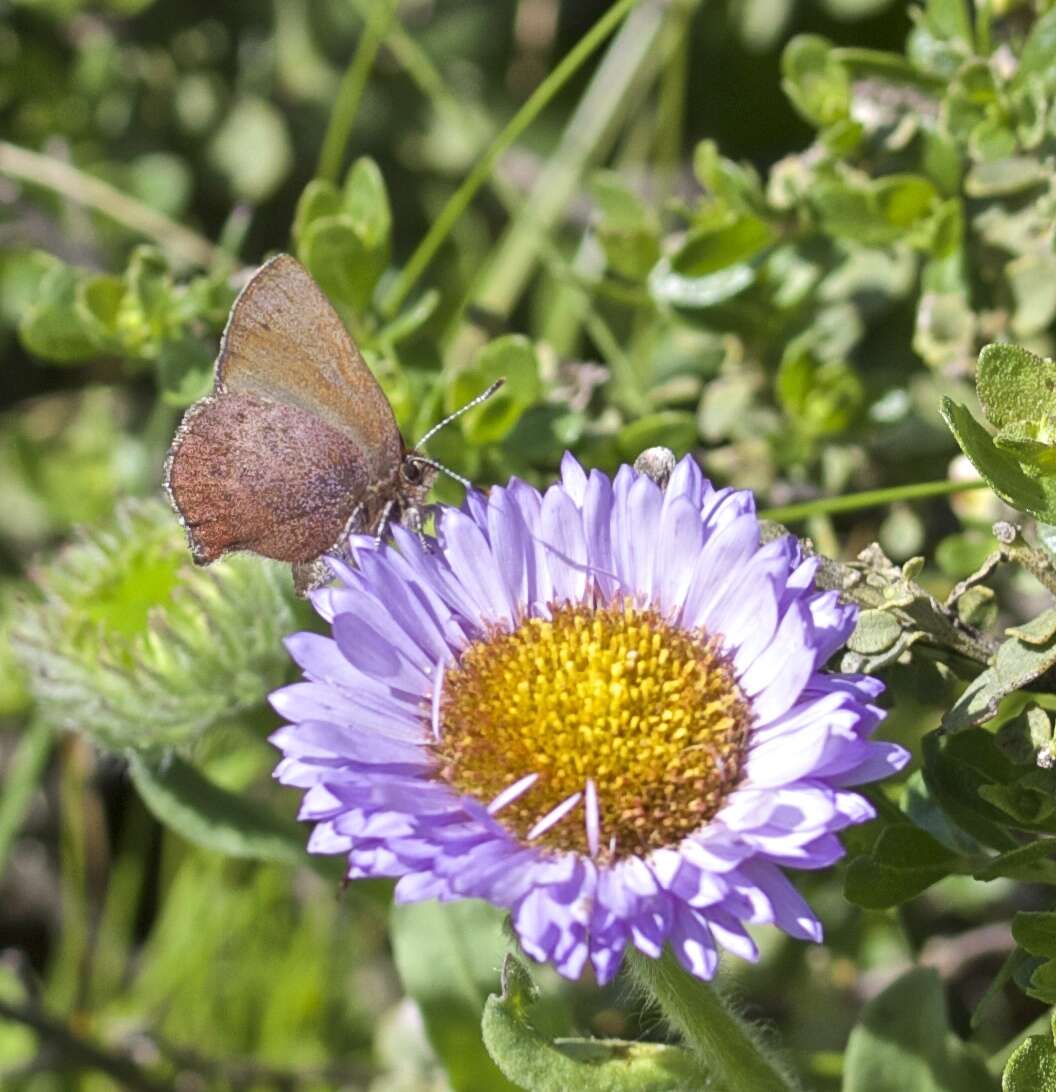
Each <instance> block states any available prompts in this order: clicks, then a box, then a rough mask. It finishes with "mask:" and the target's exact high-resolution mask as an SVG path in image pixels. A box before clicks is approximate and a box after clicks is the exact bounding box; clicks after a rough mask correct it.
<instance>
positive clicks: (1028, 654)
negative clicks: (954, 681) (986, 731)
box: [942, 609, 1056, 732]
mask: <svg viewBox="0 0 1056 1092" xmlns="http://www.w3.org/2000/svg"><path fill="white" fill-rule="evenodd" d="M1029 626H1030V627H1031V628H1028V627H1019V628H1018V629H1011V630H1008V634H1009V636H1008V640H1005V641H1002V642H1001V644H1000V645H999V646H998V649H997V652H996V654H995V655H994V662H993V665H992V666H991V667H988V668H987V669H986V670H985V671H983V672H981V673H980V674H979V675H977V676H976V677H975V679H973V680H972V682H971V683H969V684H968V686H967V688H966V689H965V691H964V693H963V694H961V696H960V697H959V698H958V699H957V701H956V702H955V703H954V705H953V706H952V707H951V708H950V709H949V711H948V712H947V713H946V714H945V715H944V716H943V719H942V726H943V730H944V731H946V732H959V731H962V730H963V729H965V728H970V727H972V726H973V725H976V724H983V723H984V722H985V721H988V720H989V719H990V718H991V717H993V716H995V715H996V713H997V709H998V705H999V704H1000V702H1001V700H1002V699H1003V698H1004V697H1006V696H1007V695H1009V694H1013V693H1015V692H1016V691H1017V690H1021V689H1022V688H1023V687H1025V686H1027V685H1029V684H1030V683H1032V682H1033V681H1034V680H1035V679H1037V678H1039V677H1040V676H1042V675H1044V674H1045V672H1046V671H1048V670H1049V669H1050V668H1052V667H1056V609H1052V610H1047V611H1044V612H1043V613H1042V614H1040V615H1038V617H1037V618H1035V619H1033V621H1032V622H1031V623H1029ZM1042 634H1045V636H1044V637H1042Z"/></svg>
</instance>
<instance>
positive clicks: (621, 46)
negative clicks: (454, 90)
mask: <svg viewBox="0 0 1056 1092" xmlns="http://www.w3.org/2000/svg"><path fill="white" fill-rule="evenodd" d="M627 6H629V5H617V6H616V7H614V8H612V9H611V11H610V12H609V15H612V14H613V13H614V12H616V11H617V9H618V8H621V7H627ZM671 18H672V16H671V12H670V10H669V9H668V7H667V6H665V5H662V4H658V3H648V4H643V5H642V7H641V8H639V9H638V10H637V11H635V12H634V13H633V16H632V17H631V18H629V19H628V20H627V22H626V24H625V25H624V26H623V28H622V29H621V30H620V33H619V35H618V37H617V38H616V39H615V40H614V41H613V43H612V45H611V46H610V47H609V49H608V50H607V51H606V54H605V57H604V59H603V60H602V62H601V63H600V64H599V65H598V68H597V71H596V72H595V73H594V75H593V76H592V78H591V81H590V85H589V86H588V88H587V89H586V91H585V92H584V94H583V96H582V98H581V99H580V101H579V104H578V105H577V107H576V109H575V111H574V112H573V114H572V116H571V118H570V119H569V121H568V124H567V125H566V126H565V130H564V132H563V133H562V135H561V140H560V142H559V143H558V146H557V148H556V149H555V150H554V152H553V154H552V155H551V156H549V157H548V158H547V161H546V163H545V166H544V167H543V170H542V171H541V172H540V174H539V177H538V178H537V179H536V180H535V184H534V185H533V186H532V190H531V193H529V194H528V195H527V197H525V198H524V199H523V200H522V202H521V208H520V212H519V214H518V216H517V217H516V218H515V219H514V221H513V222H512V223H511V224H510V226H509V227H508V228H507V230H506V232H505V234H504V236H503V238H502V239H501V240H500V241H499V243H498V245H497V246H496V247H495V249H494V251H493V253H492V255H491V257H490V258H489V260H488V261H487V263H486V264H485V265H484V267H483V269H482V270H481V271H480V274H479V275H478V276H477V278H476V283H475V286H474V290H473V303H474V304H475V305H476V306H478V307H480V308H481V309H482V310H484V311H487V312H490V313H492V314H496V315H501V316H506V315H508V314H509V313H510V311H511V310H512V309H513V306H514V304H515V303H516V302H517V300H518V299H519V298H520V295H521V293H522V292H523V290H524V287H525V285H526V284H527V283H528V281H529V279H530V278H531V275H532V273H533V271H534V269H535V264H536V261H537V258H538V249H539V244H538V240H539V239H540V238H541V237H542V236H543V235H544V234H546V233H547V232H548V231H549V230H550V228H551V227H552V226H553V224H554V223H555V221H556V220H557V218H558V216H559V215H560V214H561V212H562V211H563V210H564V209H565V208H566V206H567V205H568V201H569V198H570V197H571V196H572V195H573V193H574V192H575V190H576V187H577V186H578V185H579V184H580V180H581V179H582V176H583V172H584V170H585V169H586V167H587V165H588V164H589V163H590V162H592V161H596V160H597V159H599V158H601V157H602V156H603V155H604V154H605V152H606V150H607V149H608V148H609V147H610V146H611V144H612V142H613V141H614V140H615V138H616V135H617V133H618V131H619V128H620V127H621V126H622V125H623V124H625V122H626V119H627V116H628V110H627V103H628V99H629V98H630V97H631V96H633V95H634V94H635V93H636V92H637V91H638V90H639V89H640V87H641V85H642V83H643V82H644V81H645V80H646V79H650V78H651V77H652V75H653V74H654V73H655V71H656V69H657V68H658V67H659V66H660V64H661V63H662V60H663V58H662V56H661V54H660V51H659V45H660V42H661V40H662V38H663V33H664V29H665V27H666V26H667V24H668V22H669V20H670V19H671ZM598 25H599V26H600V25H601V24H600V23H599V24H598ZM585 41H586V39H584V42H585ZM569 56H571V54H570V55H569ZM454 355H455V356H456V357H462V356H464V355H465V353H464V351H463V352H459V351H456V352H455V354H454Z"/></svg>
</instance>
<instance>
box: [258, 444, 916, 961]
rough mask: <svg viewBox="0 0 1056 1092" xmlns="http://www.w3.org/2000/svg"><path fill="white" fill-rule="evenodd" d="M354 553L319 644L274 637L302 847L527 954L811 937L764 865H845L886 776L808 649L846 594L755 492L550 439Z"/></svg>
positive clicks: (873, 744) (742, 949)
mask: <svg viewBox="0 0 1056 1092" xmlns="http://www.w3.org/2000/svg"><path fill="white" fill-rule="evenodd" d="M394 537H395V544H394V545H393V546H382V547H376V546H375V545H374V544H373V543H372V542H371V541H370V540H368V539H357V540H355V541H354V543H353V554H354V560H355V567H354V568H353V567H349V566H347V565H344V564H342V563H340V562H334V568H335V571H336V573H337V575H338V576H339V577H340V585H339V586H337V587H334V588H328V589H324V590H322V591H319V592H317V593H315V595H314V597H313V602H314V604H315V606H316V608H317V610H318V611H319V612H320V613H321V614H322V615H323V617H324V618H325V619H326V620H327V621H328V622H329V623H330V626H331V636H329V637H326V636H320V635H318V634H313V633H300V634H295V635H294V636H292V637H290V638H289V639H288V641H287V645H288V648H289V650H290V652H291V654H292V655H293V657H294V659H295V660H296V661H297V662H298V663H299V664H300V666H301V667H302V669H303V670H304V679H303V681H302V682H299V683H296V684H294V685H293V686H289V687H285V688H284V689H282V690H279V691H277V692H276V693H275V694H274V695H272V702H273V704H274V706H275V708H276V709H277V710H278V712H279V713H280V714H281V715H283V716H284V717H285V718H286V720H287V721H288V723H287V725H286V726H285V727H284V728H282V729H280V730H279V731H278V732H277V733H275V735H274V736H273V737H272V739H273V742H274V743H275V744H276V746H278V747H279V748H280V749H281V750H282V752H283V754H284V757H283V759H282V761H281V762H280V763H279V766H278V768H277V770H276V776H277V777H278V778H279V779H280V780H281V781H283V782H284V783H285V784H288V785H293V786H296V787H298V788H301V789H302V790H304V803H303V806H302V809H301V817H302V818H303V819H306V820H309V821H311V822H312V823H314V829H313V831H312V835H311V838H310V841H309V848H310V849H311V850H312V851H313V852H317V853H340V854H343V855H345V857H346V859H347V861H348V875H349V877H352V878H355V877H359V876H394V877H398V881H399V882H398V883H397V885H396V897H397V899H398V900H401V901H414V900H419V899H427V898H440V899H454V898H482V899H487V900H489V901H491V902H492V903H494V904H496V905H498V906H502V907H507V908H508V909H509V910H510V913H511V917H512V922H513V927H514V929H515V930H516V932H517V934H518V936H519V938H520V941H521V944H522V946H523V948H524V949H525V951H526V952H527V953H528V954H529V955H531V956H533V957H534V958H536V959H539V960H547V961H550V962H552V963H553V964H554V965H555V966H556V967H557V969H558V970H559V971H560V972H561V973H562V974H565V975H568V976H570V977H575V976H578V975H579V974H580V972H581V971H582V969H583V967H584V966H585V964H586V963H587V962H588V961H589V962H590V963H591V964H592V965H593V968H594V972H595V974H596V975H597V977H598V978H599V980H601V981H607V980H608V979H610V978H611V977H612V975H613V974H615V972H616V970H617V968H618V966H619V963H620V958H621V955H622V952H623V950H624V948H625V947H626V945H628V944H632V945H634V946H635V947H637V948H638V949H639V950H640V951H642V952H644V953H645V954H646V955H649V956H653V957H656V956H659V954H660V953H661V952H662V950H663V948H664V945H665V944H669V945H670V946H671V948H672V950H673V951H674V953H675V955H676V956H677V957H678V959H679V960H680V961H681V962H682V964H683V965H684V966H685V967H686V968H688V969H689V970H690V971H691V972H692V973H693V974H696V975H698V976H700V977H702V978H709V977H711V976H712V975H713V974H714V972H715V968H716V965H717V959H718V956H717V952H718V948H719V947H720V946H721V947H724V948H726V949H727V950H729V951H731V952H734V953H735V954H737V955H740V956H742V957H744V958H747V959H754V958H755V957H756V955H757V950H756V946H755V943H754V941H753V939H752V937H751V935H750V933H749V932H748V927H749V926H754V925H758V924H764V923H768V924H772V925H776V926H777V927H778V928H780V929H782V930H784V931H785V932H786V933H788V934H789V935H791V936H793V937H798V938H801V939H811V940H819V939H820V938H821V926H820V923H819V922H818V920H817V919H816V918H815V916H814V915H813V913H812V912H811V910H810V908H809V907H808V906H807V904H806V903H805V902H804V900H803V899H802V898H801V896H800V895H799V894H798V893H797V892H796V890H795V888H794V887H793V886H792V885H791V883H790V882H789V880H788V879H787V878H786V876H785V874H784V869H786V868H823V867H826V866H828V865H830V864H832V863H833V862H834V861H835V860H837V859H838V858H839V857H840V856H841V855H842V852H843V850H842V847H841V845H840V842H839V839H838V837H837V834H838V832H839V831H840V830H842V829H843V828H845V827H847V826H848V825H850V824H852V823H860V822H863V821H865V820H866V819H869V818H871V817H872V815H873V810H872V808H871V807H870V805H869V804H868V803H867V802H866V801H865V800H864V799H863V798H862V797H861V796H860V795H859V794H858V793H856V792H854V791H853V788H854V786H857V785H860V784H863V783H865V782H868V781H874V780H876V779H878V778H881V777H884V776H886V775H888V774H890V773H892V772H894V771H896V770H898V769H900V768H901V767H902V765H903V764H904V763H905V761H906V759H907V757H908V756H907V754H906V752H905V751H903V750H902V748H900V747H898V746H896V745H894V744H890V743H883V742H878V741H875V740H873V739H871V738H870V737H871V736H872V734H873V732H874V731H875V730H876V727H877V725H878V724H879V723H880V721H881V719H882V713H881V711H880V709H879V708H878V707H877V706H876V704H875V701H876V698H877V697H878V696H879V694H880V692H881V690H882V686H881V685H880V684H879V683H878V682H876V680H874V679H872V678H868V677H865V676H860V675H849V674H841V673H839V672H826V671H825V670H823V669H824V666H825V664H826V661H828V660H829V658H830V657H831V656H832V654H833V653H834V652H835V651H836V650H837V649H838V648H839V647H840V646H841V645H842V644H843V643H844V641H845V640H846V638H847V637H848V636H849V634H850V632H851V629H852V628H853V626H854V620H855V610H854V608H853V607H851V606H849V605H847V604H844V603H841V602H840V599H839V596H838V595H837V594H836V593H835V592H825V591H819V590H818V589H817V588H816V587H815V585H814V572H815V568H816V562H815V560H814V559H811V558H804V557H803V556H802V554H801V552H800V549H799V546H798V544H797V543H796V541H795V539H793V538H791V536H785V537H784V538H781V539H778V540H776V541H773V542H768V543H766V544H763V543H762V542H761V541H760V532H759V523H758V521H757V519H756V517H755V509H754V501H753V499H752V497H751V494H749V493H746V492H743V491H736V490H729V489H724V490H716V489H714V488H713V487H712V486H711V485H710V484H709V483H708V482H707V481H705V480H704V478H703V477H702V476H701V474H700V471H699V469H698V468H697V466H696V464H695V463H694V462H693V461H692V460H691V459H688V458H687V459H683V460H682V462H681V463H679V464H678V466H677V467H676V468H675V470H674V473H673V474H672V475H671V478H670V481H669V483H668V485H667V488H666V489H665V490H661V489H659V488H658V487H657V485H656V484H655V483H654V482H653V481H651V480H650V479H649V478H647V477H645V476H642V475H639V474H637V473H635V472H634V471H633V470H632V469H631V468H630V467H624V468H622V469H621V470H620V472H619V473H618V474H617V475H616V477H615V478H614V479H610V478H608V477H607V476H605V475H603V474H600V473H598V472H597V471H592V472H591V473H590V474H587V473H586V472H585V471H584V470H583V469H582V468H581V467H580V465H579V464H578V463H577V462H576V461H575V460H574V459H572V458H571V457H570V456H566V458H565V461H564V462H563V464H562V480H561V482H560V483H559V484H557V485H554V486H552V487H551V488H550V489H548V490H547V491H546V492H545V493H544V494H540V493H539V492H538V491H537V490H535V489H533V488H531V487H529V486H527V485H525V484H524V483H523V482H520V481H517V480H516V479H514V480H512V481H511V482H510V483H509V484H508V485H507V486H506V487H498V486H497V487H495V488H493V489H492V490H491V491H490V492H489V494H488V496H487V497H486V498H485V497H483V496H482V495H480V494H477V493H471V494H470V495H469V496H468V497H467V499H466V502H465V504H464V506H463V508H462V509H461V510H458V511H456V510H451V509H448V510H445V511H443V512H442V513H441V514H440V516H439V518H438V537H437V541H436V542H435V543H433V544H428V545H426V544H423V543H422V542H420V541H419V540H418V538H417V537H416V536H414V535H412V534H409V533H407V532H405V531H404V530H403V529H401V528H397V529H396V530H395V532H394Z"/></svg>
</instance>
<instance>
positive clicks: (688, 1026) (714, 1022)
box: [624, 947, 797, 1092]
mask: <svg viewBox="0 0 1056 1092" xmlns="http://www.w3.org/2000/svg"><path fill="white" fill-rule="evenodd" d="M624 961H625V966H626V967H627V968H628V970H629V971H630V973H631V975H632V976H633V977H634V979H635V981H636V982H637V984H638V986H639V987H640V988H641V989H642V990H643V991H644V992H645V993H646V994H647V995H648V996H650V997H652V998H653V999H655V1001H656V1003H657V1005H659V1006H660V1011H661V1012H662V1013H663V1014H664V1016H665V1017H666V1019H667V1020H668V1022H669V1023H670V1024H671V1025H672V1027H674V1028H675V1029H676V1030H677V1031H678V1032H680V1033H681V1035H682V1036H683V1038H684V1039H685V1043H686V1046H687V1047H688V1048H689V1049H690V1050H691V1051H693V1053H694V1054H696V1056H697V1057H698V1058H700V1059H701V1060H702V1062H703V1063H704V1065H705V1066H706V1067H707V1070H708V1072H709V1073H710V1074H712V1075H713V1076H714V1078H715V1082H716V1085H717V1086H718V1087H719V1088H722V1089H724V1090H725V1089H728V1090H729V1092H741V1090H742V1089H743V1090H745V1092H747V1090H748V1089H751V1092H793V1090H794V1089H796V1087H797V1085H796V1084H795V1083H794V1082H793V1081H791V1080H790V1078H788V1077H787V1076H786V1075H785V1074H784V1073H783V1072H782V1070H781V1068H780V1067H779V1066H778V1065H777V1064H775V1062H774V1060H773V1059H772V1058H770V1057H768V1056H767V1054H766V1053H765V1052H764V1051H763V1049H762V1048H761V1047H760V1045H759V1043H758V1042H756V1041H755V1039H754V1038H753V1036H752V1033H751V1031H750V1030H749V1028H748V1025H747V1024H746V1023H744V1021H742V1020H741V1019H739V1018H738V1017H737V1016H735V1015H734V1014H733V1013H732V1012H731V1011H730V1010H729V1009H728V1008H727V1007H726V1005H725V1004H724V1003H723V1001H722V999H721V998H720V997H719V995H718V993H717V992H716V990H715V989H714V988H713V987H712V986H711V985H710V983H708V982H703V981H701V980H700V979H699V978H694V977H693V976H692V975H690V974H688V973H687V972H686V971H684V970H683V969H682V967H680V966H679V964H678V961H677V960H676V959H675V958H674V956H672V954H671V953H670V951H665V952H664V954H663V955H662V956H661V957H660V958H659V959H650V958H649V957H648V956H645V955H642V954H641V952H638V951H636V950H634V949H633V948H630V947H629V948H628V949H627V953H626V955H625V956H624Z"/></svg>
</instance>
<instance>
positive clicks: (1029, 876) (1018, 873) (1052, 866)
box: [972, 838, 1056, 884]
mask: <svg viewBox="0 0 1056 1092" xmlns="http://www.w3.org/2000/svg"><path fill="white" fill-rule="evenodd" d="M972 876H973V878H974V879H977V880H983V881H984V882H985V881H989V880H996V879H997V878H998V877H999V876H1007V877H1009V878H1010V879H1013V880H1019V881H1020V882H1021V883H1049V884H1056V838H1039V839H1038V841H1036V842H1031V843H1030V844H1029V845H1025V846H1020V847H1019V848H1018V849H1010V850H1009V851H1008V852H1007V853H1000V854H998V856H996V857H994V858H993V859H992V860H990V861H987V863H986V864H985V865H983V866H982V867H981V868H977V869H976V870H975V871H974V872H973V873H972Z"/></svg>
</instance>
